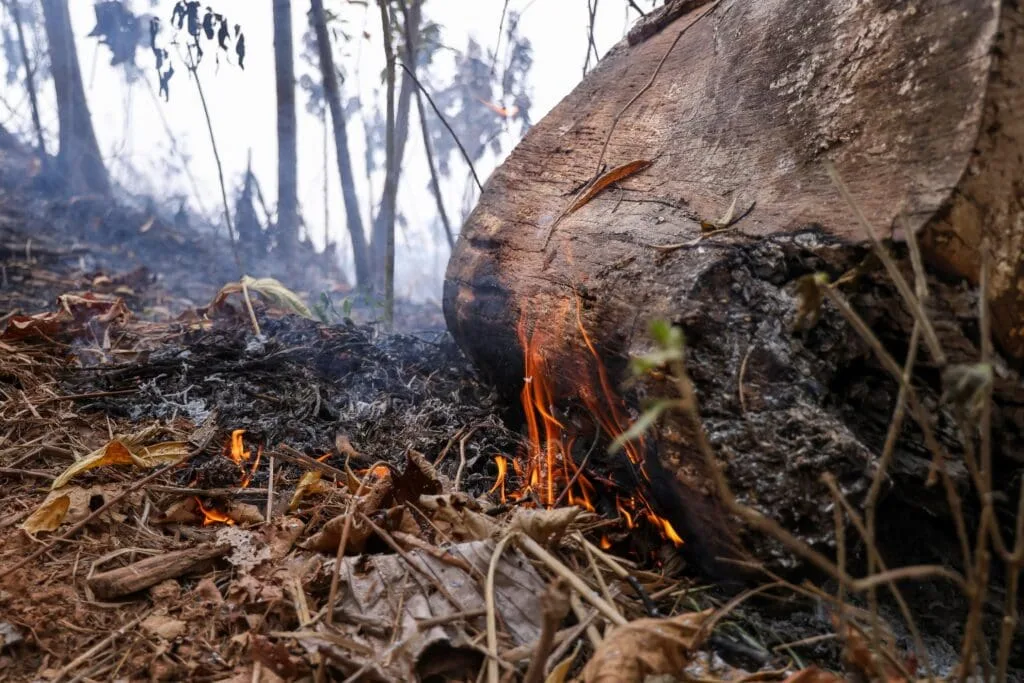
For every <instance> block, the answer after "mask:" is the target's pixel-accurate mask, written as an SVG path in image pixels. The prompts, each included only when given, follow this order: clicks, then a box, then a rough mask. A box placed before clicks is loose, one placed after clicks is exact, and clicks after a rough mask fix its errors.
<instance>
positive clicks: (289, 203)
mask: <svg viewBox="0 0 1024 683" xmlns="http://www.w3.org/2000/svg"><path fill="white" fill-rule="evenodd" d="M274 66H275V74H276V81H277V242H278V247H279V248H281V249H282V250H283V252H284V255H285V258H287V259H291V258H292V257H293V255H294V253H295V247H296V246H297V244H298V241H299V198H298V164H299V160H298V151H297V141H296V138H297V134H298V123H297V120H296V115H295V57H294V50H293V48H292V3H291V0H274Z"/></svg>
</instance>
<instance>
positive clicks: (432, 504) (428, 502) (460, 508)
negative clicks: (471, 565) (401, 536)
mask: <svg viewBox="0 0 1024 683" xmlns="http://www.w3.org/2000/svg"><path fill="white" fill-rule="evenodd" d="M420 507H421V508H422V509H423V510H424V511H427V512H429V513H431V514H432V515H433V517H434V519H435V520H440V521H443V522H446V523H448V524H449V525H450V527H451V531H450V533H451V535H452V536H454V537H455V538H457V539H459V540H466V541H483V540H486V539H488V538H491V537H493V536H494V535H495V534H497V532H498V529H499V527H498V523H497V522H495V521H494V519H493V518H492V517H488V516H487V515H485V514H482V513H481V512H480V510H481V509H482V508H481V507H480V504H479V503H477V502H476V501H475V500H473V499H472V498H470V497H469V496H467V495H466V494H465V493H462V492H457V493H448V494H445V495H440V496H420Z"/></svg>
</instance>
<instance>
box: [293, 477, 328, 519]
mask: <svg viewBox="0 0 1024 683" xmlns="http://www.w3.org/2000/svg"><path fill="white" fill-rule="evenodd" d="M322 478H323V475H322V474H321V473H320V472H317V471H316V470H311V471H309V472H306V473H305V474H303V475H302V478H301V479H299V485H298V486H296V487H295V493H293V494H292V499H291V501H290V502H289V503H288V512H295V510H297V509H298V507H299V505H301V504H302V501H303V499H304V498H306V496H314V495H320V494H324V493H327V492H328V491H330V490H331V487H330V486H328V485H327V484H325V483H324V482H323V481H321V479H322Z"/></svg>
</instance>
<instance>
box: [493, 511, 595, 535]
mask: <svg viewBox="0 0 1024 683" xmlns="http://www.w3.org/2000/svg"><path fill="white" fill-rule="evenodd" d="M581 512H583V510H582V509H580V508H578V507H575V506H572V507H564V508H554V509H552V510H530V509H527V508H518V509H517V510H516V514H515V516H514V517H513V518H512V524H511V528H512V529H515V530H517V531H521V532H523V533H524V534H526V535H527V536H529V537H530V538H532V539H533V540H535V541H537V542H538V543H542V544H546V543H548V542H549V541H551V540H558V539H559V538H561V537H562V536H563V535H564V534H565V530H566V529H567V528H568V527H569V525H570V524H572V522H573V520H575V519H576V517H577V515H579V514H580V513H581Z"/></svg>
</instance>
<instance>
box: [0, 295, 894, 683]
mask: <svg viewBox="0 0 1024 683" xmlns="http://www.w3.org/2000/svg"><path fill="white" fill-rule="evenodd" d="M239 289H246V288H239ZM227 291H228V293H230V291H233V290H227ZM243 294H244V296H245V302H244V305H242V304H241V303H240V304H239V305H238V307H237V308H232V307H231V306H230V305H229V304H227V303H226V301H227V297H226V296H224V297H219V298H218V299H217V300H215V302H214V305H211V306H210V307H207V308H205V309H200V310H194V311H192V312H191V313H190V314H188V315H185V316H183V317H182V318H179V319H178V320H176V321H173V322H160V323H157V322H143V321H139V320H137V319H135V318H134V317H133V316H132V313H131V311H130V310H129V309H128V307H127V306H126V305H125V303H124V301H123V300H122V299H121V298H119V297H118V296H116V295H114V294H108V295H99V294H94V293H90V294H74V295H71V294H69V295H66V296H62V297H61V298H60V299H59V300H58V304H57V306H56V308H55V310H52V311H48V312H45V313H41V314H36V315H14V316H10V317H9V319H8V320H7V325H6V329H5V330H4V331H3V333H2V334H0V392H2V394H3V404H2V406H0V417H2V418H3V425H4V426H3V428H2V432H0V478H2V480H3V481H4V496H5V500H6V504H5V505H4V508H3V513H2V516H0V533H2V540H0V575H2V579H0V581H2V583H0V615H2V616H0V677H3V678H6V679H9V680H48V681H58V680H75V681H90V680H135V679H140V678H148V679H153V680H232V681H234V680H237V681H276V680H286V681H293V680H318V681H319V680H353V681H355V680H380V681H392V680H467V681H471V680H488V681H510V680H526V681H531V682H536V681H552V682H557V681H565V680H570V679H571V678H575V679H579V680H583V681H587V682H591V683H592V682H596V681H645V680H666V681H667V680H716V681H717V680H731V681H753V680H789V681H802V682H803V683H808V682H810V681H816V682H819V681H835V680H841V679H840V678H838V677H837V676H835V675H833V674H830V673H825V672H823V671H821V670H818V669H814V668H802V667H801V661H802V660H800V659H799V658H796V657H794V656H790V655H793V654H794V649H793V648H794V647H796V648H799V647H801V644H800V643H791V644H789V645H788V646H786V647H783V648H781V649H780V648H774V649H773V650H772V649H769V648H768V647H767V646H765V645H764V644H763V641H762V640H761V639H760V638H759V637H751V636H750V635H749V634H748V633H747V632H745V631H744V630H743V628H741V627H740V626H739V625H737V624H736V623H734V622H732V621H731V620H732V619H733V615H734V613H735V612H736V610H737V608H738V607H739V605H740V603H741V602H743V600H745V599H746V597H747V596H746V595H741V596H739V597H738V598H735V599H733V600H729V599H728V598H724V599H723V598H720V597H716V594H715V593H714V592H713V591H710V590H708V588H707V587H699V586H695V585H694V584H693V583H692V581H691V580H684V579H681V578H680V575H679V570H680V563H679V562H678V561H672V560H670V561H667V562H666V561H662V562H660V563H659V564H653V565H652V564H650V563H649V562H647V561H646V559H645V558H637V557H634V558H633V559H632V560H626V559H623V558H621V557H616V556H614V555H612V554H611V553H610V552H608V551H607V550H604V549H602V548H601V547H599V545H600V544H599V542H598V539H600V538H601V536H602V533H601V531H600V530H601V529H606V528H607V527H608V526H609V524H610V522H609V521H608V520H604V519H602V518H600V517H598V516H597V515H595V514H593V513H589V512H584V511H581V510H580V509H578V508H575V507H568V508H560V509H555V510H537V509H530V508H528V507H525V506H515V505H499V504H497V503H496V501H494V500H492V498H491V497H490V496H488V494H487V488H488V486H487V484H488V482H489V481H490V477H491V475H490V474H489V471H488V468H489V467H491V466H492V465H491V463H492V461H493V455H494V454H495V453H501V452H504V453H506V454H507V455H511V451H512V449H514V448H515V447H516V445H515V439H514V438H513V435H510V434H509V432H508V430H506V429H505V428H504V427H503V426H502V425H501V422H500V419H499V418H498V417H497V408H496V406H495V405H494V404H493V403H488V401H491V400H492V399H491V398H489V396H490V394H488V393H487V392H486V391H485V390H484V389H482V388H480V387H479V386H478V385H477V384H476V383H475V382H476V381H475V380H474V379H473V378H472V376H471V375H470V373H469V372H468V370H466V369H465V367H464V365H459V363H464V361H457V360H454V359H453V357H452V356H450V355H446V354H447V353H449V352H448V351H445V350H443V349H442V348H441V347H442V346H443V345H438V344H426V345H425V346H424V345H418V344H420V342H411V341H409V342H402V341H401V340H396V339H383V340H382V339H375V338H373V337H372V335H370V334H369V333H368V332H366V331H361V330H360V329H359V328H356V327H354V326H351V325H341V326H335V327H328V326H323V325H319V324H317V323H313V322H312V321H309V320H305V319H302V318H301V317H297V316H295V315H289V316H285V317H282V316H280V315H276V314H275V312H274V308H275V307H280V306H281V305H282V302H281V301H268V302H265V303H260V302H259V300H258V298H259V297H257V296H256V295H253V296H252V297H251V298H250V296H249V292H248V291H245V292H243ZM286 307H287V306H286ZM292 308H293V307H292ZM250 324H251V325H252V326H255V327H257V328H259V333H258V334H257V333H256V330H254V329H252V327H251V326H250ZM410 356H412V357H414V358H415V362H411V361H409V357H410ZM403 359H404V360H403ZM204 364H205V365H204ZM339 364H341V365H339ZM339 367H344V368H345V371H344V372H342V373H339V371H338V368H339ZM197 373H198V374H197ZM203 375H205V376H203ZM260 378H262V379H260ZM290 379H291V380H295V382H297V383H295V384H289V381H290ZM328 379H329V380H330V381H328ZM261 382H262V384H261ZM318 382H322V384H318ZM275 383H276V386H277V387H278V388H279V389H280V387H285V388H288V390H293V391H295V392H300V391H303V389H302V387H301V386H300V384H301V385H303V386H305V387H306V388H307V389H308V387H311V386H315V387H318V388H316V390H315V391H309V392H308V395H306V393H303V395H302V396H291V395H289V394H288V393H287V392H286V391H278V393H276V394H274V395H264V394H266V392H268V391H270V392H272V391H274V387H275ZM403 387H404V389H403ZM169 397H173V400H171V398H169ZM239 397H241V398H239ZM296 403H299V404H302V405H305V404H306V403H309V406H310V407H309V408H308V410H307V409H303V410H298V411H297V410H295V404H296ZM132 405H134V408H132V409H129V408H128V406H132ZM168 405H171V406H177V408H175V409H174V410H169V409H167V406H168ZM474 405H475V406H476V407H475V408H474V407H473V406H474ZM424 406H426V407H424ZM431 406H433V407H431ZM474 410H475V411H476V412H474ZM275 416H276V417H275ZM371 422H372V423H374V424H373V425H372V426H368V424H367V423H371ZM339 424H341V425H343V427H344V428H343V429H337V428H336V427H337V425H339ZM246 430H248V431H246ZM403 441H404V442H405V446H404V447H402V446H401V443H402V442H403ZM665 557H670V554H669V555H663V556H662V558H663V559H664V558H665ZM776 587H777V588H784V587H783V586H776ZM855 622H856V620H855V619H854V618H852V617H851V616H850V615H849V614H846V615H844V617H843V620H842V622H841V623H840V622H837V625H839V626H841V628H840V629H839V632H840V633H845V634H846V636H845V637H844V638H841V639H838V638H835V636H833V635H830V634H827V633H826V634H819V635H818V636H817V639H818V640H817V641H813V642H816V643H822V642H825V641H842V642H844V643H845V645H846V653H847V661H848V663H849V666H850V667H851V669H850V670H851V671H860V672H862V673H864V674H865V675H866V676H867V677H868V678H872V677H875V678H877V677H879V675H880V674H879V672H882V673H883V674H884V675H885V676H886V677H889V674H888V673H886V672H890V671H896V670H899V671H905V670H907V667H908V664H907V663H906V662H905V661H903V660H901V659H900V658H898V657H897V656H896V655H893V660H894V661H896V662H897V663H898V665H899V667H898V669H893V668H892V667H889V666H888V664H887V663H886V662H879V661H878V658H877V657H874V656H872V655H871V654H870V651H869V649H868V648H867V645H866V640H865V637H864V635H863V633H864V632H863V631H862V630H859V628H855V627H854V625H855ZM729 624H731V626H732V627H733V631H734V632H733V634H732V636H729V635H728V634H724V633H723V628H722V627H723V625H729ZM726 630H728V629H726ZM736 633H740V634H741V636H739V637H737V636H736V635H735V634H736ZM744 634H745V635H744ZM811 642H812V641H811V640H809V641H808V643H804V644H803V645H807V644H809V643H811ZM829 644H830V645H835V643H834V642H832V643H829ZM712 645H714V646H715V647H712ZM723 647H725V651H727V652H732V653H733V654H735V655H737V656H736V657H730V658H729V662H728V663H727V662H726V661H725V660H724V659H723V658H722V657H720V656H719V654H718V652H720V651H722V648H723ZM891 650H892V651H893V652H895V650H896V648H895V645H893V646H892V648H891ZM737 662H745V665H744V664H742V663H740V664H738V663H737ZM887 667H888V668H887ZM911 668H912V667H911ZM659 675H660V676H663V677H664V678H657V679H652V678H651V677H652V676H659ZM892 678H893V679H894V680H895V679H896V677H895V676H892Z"/></svg>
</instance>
